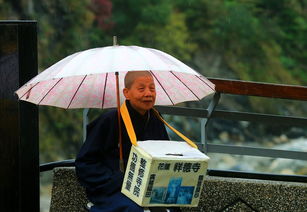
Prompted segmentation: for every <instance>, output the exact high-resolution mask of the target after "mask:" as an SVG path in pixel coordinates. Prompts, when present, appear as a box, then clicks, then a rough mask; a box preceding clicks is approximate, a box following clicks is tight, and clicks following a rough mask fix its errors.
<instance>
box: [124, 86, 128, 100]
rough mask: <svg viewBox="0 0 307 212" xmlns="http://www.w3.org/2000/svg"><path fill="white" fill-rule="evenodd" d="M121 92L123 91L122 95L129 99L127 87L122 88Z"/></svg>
mask: <svg viewBox="0 0 307 212" xmlns="http://www.w3.org/2000/svg"><path fill="white" fill-rule="evenodd" d="M123 93H124V96H125V97H126V99H127V100H129V89H128V88H124V89H123Z"/></svg>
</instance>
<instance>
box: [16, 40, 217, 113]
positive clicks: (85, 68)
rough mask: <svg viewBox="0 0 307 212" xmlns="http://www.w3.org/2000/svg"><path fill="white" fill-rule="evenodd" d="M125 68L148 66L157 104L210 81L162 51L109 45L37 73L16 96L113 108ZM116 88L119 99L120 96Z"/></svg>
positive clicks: (193, 94) (191, 95)
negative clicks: (116, 78)
mask: <svg viewBox="0 0 307 212" xmlns="http://www.w3.org/2000/svg"><path fill="white" fill-rule="evenodd" d="M128 71H150V72H151V74H152V75H153V78H154V81H155V85H156V93H157V98H156V105H175V104H177V103H179V102H185V101H194V100H200V99H202V98H203V97H205V96H207V95H209V94H211V93H213V92H214V87H215V86H214V84H213V83H211V82H210V81H209V80H208V79H206V78H205V77H204V76H202V75H201V74H199V73H198V72H196V71H195V70H193V69H191V68H190V67H188V66H187V65H185V64H184V63H182V62H180V61H179V60H177V59H176V58H174V57H172V56H171V55H169V54H166V53H164V52H162V51H159V50H156V49H151V48H144V47H138V46H108V47H102V48H94V49H89V50H85V51H81V52H77V53H75V54H72V55H70V56H67V57H66V58H64V59H62V60H61V61H59V62H57V63H56V64H54V65H52V66H51V67H49V68H47V69H46V70H45V71H43V72H41V73H40V74H38V75H37V76H36V77H34V78H33V79H32V80H30V81H29V82H27V83H26V84H25V85H23V86H22V87H21V88H20V89H18V90H17V91H16V93H17V95H18V97H19V99H20V100H24V101H28V102H32V103H34V104H38V105H51V106H57V107H62V108H112V107H116V106H117V102H116V98H115V97H116V80H115V74H114V73H116V72H118V73H119V90H122V89H123V88H124V76H125V74H126V73H127V72H128ZM120 93H121V97H120V98H121V102H122V101H123V100H124V96H123V94H122V92H120Z"/></svg>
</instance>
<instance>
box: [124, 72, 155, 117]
mask: <svg viewBox="0 0 307 212" xmlns="http://www.w3.org/2000/svg"><path fill="white" fill-rule="evenodd" d="M124 95H125V97H126V99H127V100H129V101H130V104H131V106H132V107H133V108H134V109H135V110H136V111H138V112H139V113H140V114H142V115H144V114H145V113H146V111H147V110H149V109H151V108H152V107H153V106H154V104H155V100H156V89H155V84H154V80H153V78H152V76H139V77H137V78H136V79H135V80H134V82H133V83H132V85H131V86H130V88H124Z"/></svg>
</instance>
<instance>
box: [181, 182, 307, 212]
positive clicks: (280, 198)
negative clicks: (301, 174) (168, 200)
mask: <svg viewBox="0 0 307 212" xmlns="http://www.w3.org/2000/svg"><path fill="white" fill-rule="evenodd" d="M184 211H189V212H192V211H270V212H274V211H276V212H280V211H291V212H294V211H297V212H298V211H300V212H302V211H307V183H295V182H282V181H268V180H255V179H240V178H226V177H212V176H207V177H206V179H205V183H204V190H203V193H202V197H201V201H200V203H199V207H197V208H191V209H189V210H187V209H184Z"/></svg>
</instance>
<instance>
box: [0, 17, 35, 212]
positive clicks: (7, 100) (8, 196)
mask: <svg viewBox="0 0 307 212" xmlns="http://www.w3.org/2000/svg"><path fill="white" fill-rule="evenodd" d="M36 74H37V29H36V22H33V21H7V22H5V21H2V22H1V21H0V173H1V174H0V208H1V209H0V210H1V211H18V212H21V211H33V212H34V211H39V150H38V108H37V106H35V105H33V104H30V103H26V102H19V101H18V100H17V96H16V95H14V91H16V90H17V89H18V88H19V87H20V86H21V85H23V84H24V83H26V82H27V81H28V80H30V79H31V78H32V77H34V76H35V75H36Z"/></svg>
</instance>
